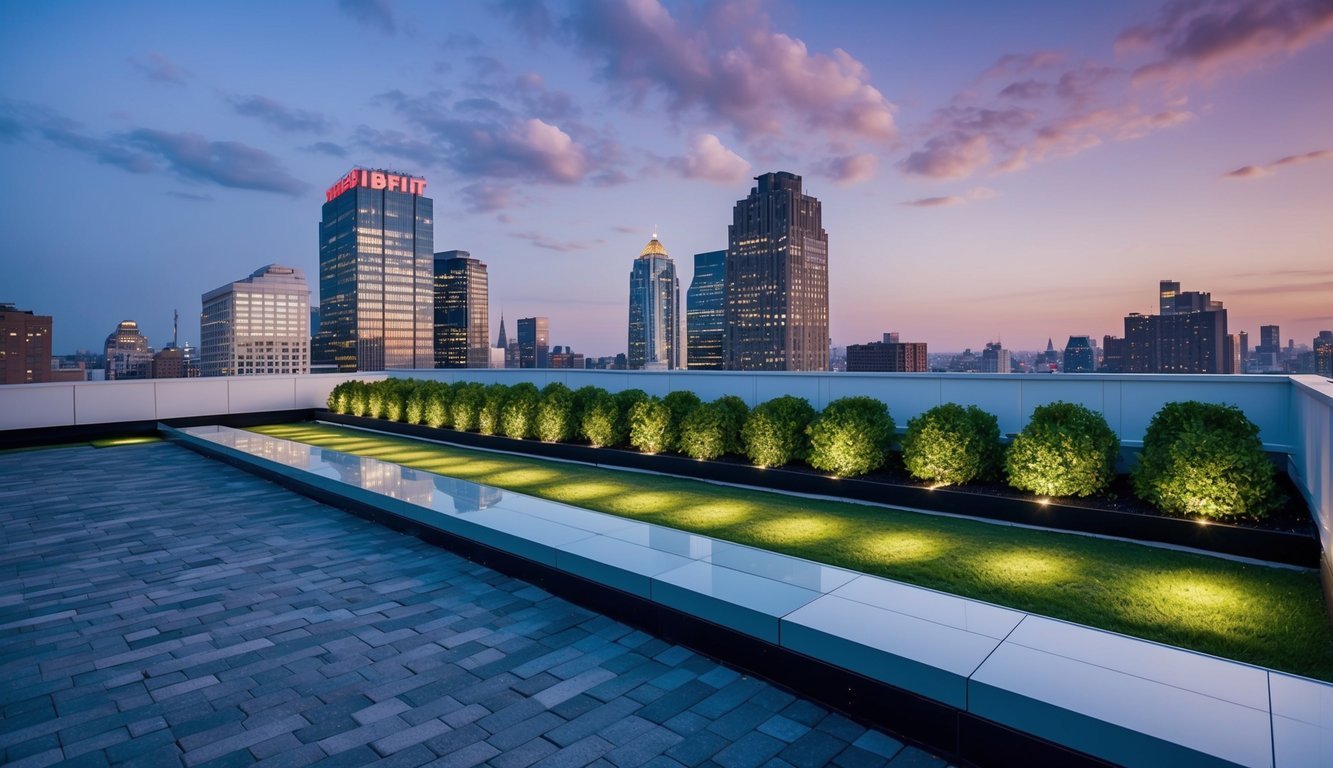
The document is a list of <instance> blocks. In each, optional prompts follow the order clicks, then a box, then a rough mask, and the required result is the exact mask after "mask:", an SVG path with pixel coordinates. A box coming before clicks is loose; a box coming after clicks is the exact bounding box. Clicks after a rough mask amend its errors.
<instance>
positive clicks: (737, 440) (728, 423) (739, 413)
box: [713, 395, 750, 456]
mask: <svg viewBox="0 0 1333 768" xmlns="http://www.w3.org/2000/svg"><path fill="white" fill-rule="evenodd" d="M713 405H716V406H717V407H718V408H721V409H722V412H723V414H724V415H725V420H724V423H723V427H722V453H724V454H731V455H733V456H742V455H744V454H745V441H744V440H743V439H741V428H742V427H744V426H745V419H746V417H748V416H749V415H750V406H748V405H746V404H745V401H744V400H742V399H740V398H739V397H737V396H735V395H723V396H722V397H719V398H718V399H716V400H714V401H713Z"/></svg>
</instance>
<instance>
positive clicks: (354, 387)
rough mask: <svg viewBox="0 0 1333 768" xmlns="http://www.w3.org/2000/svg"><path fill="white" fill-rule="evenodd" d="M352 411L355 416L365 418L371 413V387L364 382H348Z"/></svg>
mask: <svg viewBox="0 0 1333 768" xmlns="http://www.w3.org/2000/svg"><path fill="white" fill-rule="evenodd" d="M348 383H349V384H350V385H351V386H350V387H349V391H348V399H349V401H350V410H351V412H352V415H353V416H365V415H366V414H368V413H369V412H370V387H369V385H367V384H366V383H365V382H364V381H351V382H348Z"/></svg>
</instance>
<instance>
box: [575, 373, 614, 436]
mask: <svg viewBox="0 0 1333 768" xmlns="http://www.w3.org/2000/svg"><path fill="white" fill-rule="evenodd" d="M599 394H602V395H606V396H607V397H610V396H611V395H610V393H608V392H607V391H606V390H605V389H602V388H601V387H594V386H591V385H589V386H586V387H579V388H578V389H576V390H574V394H573V397H572V399H571V403H570V408H569V420H570V423H571V424H572V425H573V430H574V436H575V437H577V438H579V439H583V440H586V439H587V435H584V434H583V416H584V414H586V413H587V412H588V406H589V405H590V404H591V403H592V401H593V400H595V399H596V398H597V396H598V395H599Z"/></svg>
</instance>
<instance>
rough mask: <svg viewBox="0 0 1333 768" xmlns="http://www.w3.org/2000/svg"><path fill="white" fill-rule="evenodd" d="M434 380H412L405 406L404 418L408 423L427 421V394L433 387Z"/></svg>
mask: <svg viewBox="0 0 1333 768" xmlns="http://www.w3.org/2000/svg"><path fill="white" fill-rule="evenodd" d="M434 383H435V382H433V381H415V380H413V381H412V384H413V386H412V387H410V388H409V389H408V392H407V403H406V404H405V405H404V407H403V420H404V421H406V422H407V423H408V424H422V423H425V421H426V396H427V393H428V392H430V390H431V389H432V385H433V384H434Z"/></svg>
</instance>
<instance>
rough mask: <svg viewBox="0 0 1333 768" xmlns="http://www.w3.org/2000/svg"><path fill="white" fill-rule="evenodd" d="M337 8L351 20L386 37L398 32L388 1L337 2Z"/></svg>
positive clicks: (343, 0) (350, 0) (359, 0)
mask: <svg viewBox="0 0 1333 768" xmlns="http://www.w3.org/2000/svg"><path fill="white" fill-rule="evenodd" d="M338 8H339V9H341V10H342V12H343V13H345V14H347V15H348V16H351V17H352V18H353V19H356V20H357V21H359V22H361V23H362V24H365V25H366V26H368V27H370V28H371V29H376V30H379V31H380V32H383V33H384V34H386V35H392V34H394V33H395V32H397V31H398V24H397V22H396V21H395V20H394V15H393V5H392V4H391V3H390V2H389V0H338Z"/></svg>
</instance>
